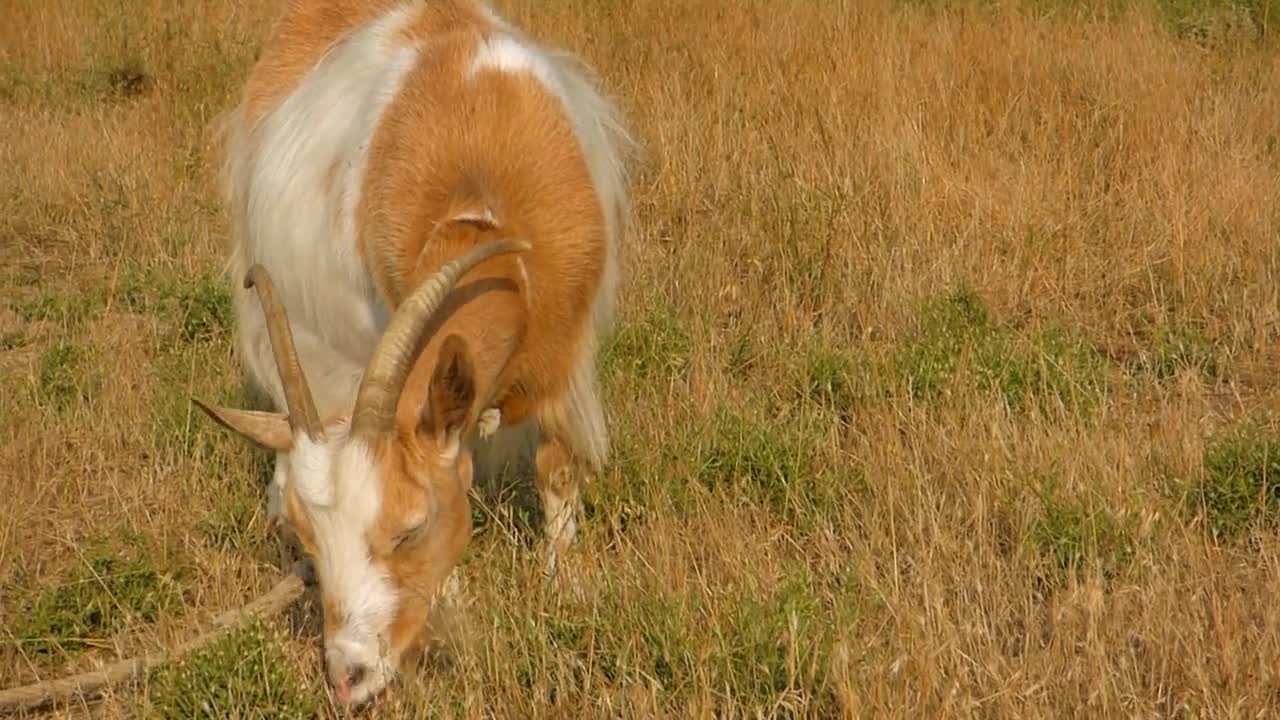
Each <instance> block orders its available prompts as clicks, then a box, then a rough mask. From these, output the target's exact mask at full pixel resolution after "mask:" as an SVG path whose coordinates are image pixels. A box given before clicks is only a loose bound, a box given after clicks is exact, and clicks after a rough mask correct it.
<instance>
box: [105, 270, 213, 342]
mask: <svg viewBox="0 0 1280 720" xmlns="http://www.w3.org/2000/svg"><path fill="white" fill-rule="evenodd" d="M116 293H117V298H118V300H119V301H120V302H121V303H122V304H123V306H124V307H126V308H128V309H129V311H130V312H134V313H137V314H145V315H151V316H153V317H156V318H158V319H160V320H161V321H163V322H164V324H165V337H164V341H165V343H166V345H168V344H171V343H177V344H202V343H209V342H214V341H225V342H229V340H230V333H231V322H232V307H231V291H230V289H229V288H228V286H227V283H226V281H225V280H224V279H223V278H222V277H221V276H220V275H218V274H216V273H210V272H205V273H200V274H196V275H192V276H188V275H178V274H176V273H172V272H164V271H151V272H130V273H125V274H123V275H122V276H121V278H120V282H119V284H118V286H117V288H116Z"/></svg>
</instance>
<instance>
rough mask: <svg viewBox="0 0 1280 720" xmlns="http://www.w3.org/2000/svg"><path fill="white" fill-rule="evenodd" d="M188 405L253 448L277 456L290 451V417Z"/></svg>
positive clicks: (195, 401)
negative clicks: (270, 451)
mask: <svg viewBox="0 0 1280 720" xmlns="http://www.w3.org/2000/svg"><path fill="white" fill-rule="evenodd" d="M191 401H192V402H193V403H195V405H196V407H198V408H200V409H201V410H203V411H204V412H205V414H206V415H208V416H209V417H211V418H213V419H214V420H215V421H216V422H217V423H218V424H219V425H221V426H223V427H225V428H227V429H229V430H232V431H234V432H235V433H237V434H239V435H241V436H243V437H245V438H248V440H249V441H250V442H252V443H254V444H256V445H259V446H261V447H264V448H268V449H271V450H276V451H278V452H288V451H289V450H290V449H292V448H293V433H292V432H290V430H289V416H288V415H287V414H285V413H273V412H260V411H257V410H234V409H232V408H224V407H218V406H216V405H208V404H206V403H204V402H203V401H202V400H200V399H199V398H192V399H191Z"/></svg>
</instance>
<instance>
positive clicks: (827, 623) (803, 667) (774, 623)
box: [711, 564, 859, 717]
mask: <svg viewBox="0 0 1280 720" xmlns="http://www.w3.org/2000/svg"><path fill="white" fill-rule="evenodd" d="M850 600H851V598H849V597H841V598H838V599H835V601H834V602H829V601H827V602H824V598H823V596H822V594H821V593H820V592H819V588H818V586H817V584H816V583H815V581H814V578H813V577H812V575H811V573H810V572H809V570H808V568H807V567H806V566H803V565H798V564H797V565H793V566H792V567H791V568H789V571H788V573H787V574H786V575H785V576H784V577H783V578H782V579H781V582H779V583H778V585H777V587H775V588H773V589H772V591H770V592H765V593H758V592H742V593H739V594H738V595H737V597H736V598H735V602H734V603H733V604H732V606H731V607H730V609H729V612H728V618H727V622H725V623H723V624H722V625H719V626H718V627H717V628H716V633H717V635H718V639H719V643H718V644H717V646H716V650H715V652H714V653H713V655H712V658H711V667H712V674H713V676H715V680H713V682H712V684H713V685H714V686H716V687H724V688H733V689H734V690H733V703H734V705H737V706H739V707H746V708H751V709H752V710H754V711H757V712H768V713H769V715H770V717H790V716H791V715H790V714H789V713H787V712H785V711H784V710H783V709H784V708H786V707H787V706H788V704H790V703H795V702H796V701H799V704H802V705H809V706H811V707H810V710H819V709H822V710H826V711H833V710H834V709H835V708H832V707H824V706H823V703H824V700H826V699H827V698H826V695H825V692H824V690H825V687H824V681H825V675H826V673H827V670H828V669H829V667H830V659H831V650H832V646H833V644H834V640H835V637H836V632H835V630H836V627H837V626H838V625H840V624H841V623H842V622H843V621H845V620H847V619H848V617H847V616H850V615H854V614H856V613H857V612H858V611H859V603H857V602H854V603H852V604H850V602H849V601H850ZM800 716H808V714H807V713H802V714H801V715H800Z"/></svg>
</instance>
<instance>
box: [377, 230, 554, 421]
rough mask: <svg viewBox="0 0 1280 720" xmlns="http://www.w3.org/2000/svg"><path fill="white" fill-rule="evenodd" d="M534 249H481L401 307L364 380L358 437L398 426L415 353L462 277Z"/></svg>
mask: <svg viewBox="0 0 1280 720" xmlns="http://www.w3.org/2000/svg"><path fill="white" fill-rule="evenodd" d="M529 247H530V246H529V243H527V242H525V241H523V240H512V239H503V240H490V241H487V242H484V243H481V244H479V245H476V246H475V247H473V248H471V249H470V250H469V251H467V252H466V253H464V254H462V255H459V256H458V257H456V258H454V259H452V260H450V261H449V262H447V263H445V265H444V266H443V267H441V268H440V269H439V270H437V271H436V272H435V274H433V275H432V276H431V277H428V278H427V279H426V280H424V281H423V282H422V284H421V285H419V286H418V288H417V290H415V291H414V292H413V294H412V295H410V296H409V297H408V298H406V299H405V300H404V302H402V303H401V304H400V306H399V307H398V308H396V311H395V314H394V315H393V316H392V318H391V321H390V322H389V323H388V324H387V329H386V331H384V332H383V334H382V337H381V338H380V339H379V340H378V346H377V347H376V348H375V349H374V351H373V357H372V358H370V360H369V367H368V369H367V370H366V371H365V374H364V378H363V379H362V380H361V381H360V390H359V392H358V393H357V394H356V405H355V410H354V411H352V420H351V434H352V435H353V436H359V437H364V438H373V437H377V436H379V435H383V434H386V433H388V432H390V431H391V429H392V428H393V427H394V425H395V413H396V403H397V402H398V401H399V399H400V392H401V391H402V390H403V389H404V383H405V380H406V379H408V377H409V368H410V367H411V366H412V365H413V357H414V351H415V350H416V349H417V347H418V343H419V342H420V341H421V340H422V333H423V331H424V330H425V329H426V326H427V323H428V321H429V320H430V319H431V316H432V315H434V314H435V312H436V310H437V309H439V307H440V303H441V302H443V301H444V298H445V295H447V294H448V293H449V291H450V290H451V289H453V286H454V284H455V283H457V282H458V278H460V277H462V275H464V274H465V273H466V272H467V271H468V270H470V269H471V268H473V267H475V266H476V265H478V264H480V263H482V262H484V261H485V260H488V259H489V258H491V257H493V256H495V255H502V254H506V253H514V252H525V251H527V250H529Z"/></svg>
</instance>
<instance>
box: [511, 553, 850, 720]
mask: <svg viewBox="0 0 1280 720" xmlns="http://www.w3.org/2000/svg"><path fill="white" fill-rule="evenodd" d="M847 584H848V585H849V586H850V587H851V588H853V587H854V586H855V585H856V584H854V583H847ZM590 603H591V604H590V605H585V604H581V603H571V604H567V605H562V606H558V607H557V609H556V611H555V612H554V613H549V614H546V615H543V616H541V617H539V618H537V619H536V620H534V621H532V622H526V621H525V620H520V621H519V622H518V623H516V625H515V626H514V627H513V628H512V632H510V633H506V634H504V637H505V638H507V639H506V640H505V642H507V643H510V647H508V648H506V649H505V652H504V653H503V654H504V655H505V656H507V657H512V658H515V663H514V665H513V667H512V668H511V671H512V673H513V676H514V678H515V680H516V683H517V684H518V685H519V686H520V687H521V688H523V690H524V691H525V692H528V693H531V694H547V695H549V696H550V697H548V698H547V699H548V700H549V702H550V703H551V704H552V705H554V704H556V703H557V702H564V703H566V704H568V705H572V704H574V703H577V702H582V701H583V698H582V697H581V695H580V693H582V692H585V691H590V692H591V693H592V696H593V697H597V698H598V697H601V696H602V694H612V693H615V692H616V693H621V695H620V696H619V697H620V698H622V697H625V692H626V690H625V689H626V688H633V687H636V686H640V687H644V688H646V689H649V688H652V690H653V691H654V692H655V693H656V696H657V699H658V702H659V704H660V705H661V706H664V707H666V708H667V709H669V710H672V711H677V710H679V709H681V708H686V707H687V704H688V702H689V701H691V700H693V699H694V698H695V697H696V694H697V692H698V688H699V686H701V685H702V684H704V683H709V684H710V685H711V686H713V687H715V688H718V689H722V690H723V691H724V692H726V693H730V696H728V697H720V698H719V702H720V703H721V709H722V710H726V711H728V710H733V711H737V712H740V711H742V710H743V709H746V708H749V709H750V710H751V711H752V712H751V713H750V715H751V716H754V715H755V712H756V711H763V712H765V713H766V715H767V716H769V717H779V716H780V715H778V714H777V713H778V708H779V707H782V706H791V707H793V708H807V710H808V711H818V710H822V709H827V710H829V709H830V708H827V707H825V705H824V703H825V701H826V700H827V694H826V686H825V683H826V673H827V670H828V668H829V667H830V656H831V651H832V647H833V644H834V640H835V638H836V637H837V636H838V632H837V631H838V629H840V628H841V627H842V626H844V625H846V624H847V623H848V622H850V621H852V620H855V619H856V618H857V616H858V614H859V613H860V612H861V610H862V607H863V605H862V600H861V598H860V597H858V595H857V592H856V588H855V589H853V590H850V591H849V592H844V591H839V592H836V593H833V592H832V588H831V587H827V586H825V585H824V584H822V583H819V582H818V581H817V580H816V579H815V577H814V576H813V574H812V573H811V571H810V570H809V568H808V567H807V566H805V565H804V564H802V563H793V564H790V565H789V566H788V567H787V570H786V572H785V574H784V576H783V577H781V578H779V579H778V580H777V581H776V582H773V581H770V582H767V583H766V584H765V586H763V587H760V586H757V585H756V584H754V583H750V584H744V585H737V584H734V585H732V586H730V587H725V588H720V589H719V591H718V592H714V593H709V594H695V593H688V592H683V591H677V590H672V589H670V588H662V587H655V586H653V585H652V584H650V583H645V584H642V585H639V586H636V585H618V584H610V585H607V586H604V587H602V588H598V592H596V593H594V594H593V599H592V600H591V601H590ZM700 676H701V679H700ZM800 715H801V716H809V715H806V714H805V711H803V710H802V711H801V712H800ZM781 716H783V717H785V716H786V715H781Z"/></svg>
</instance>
